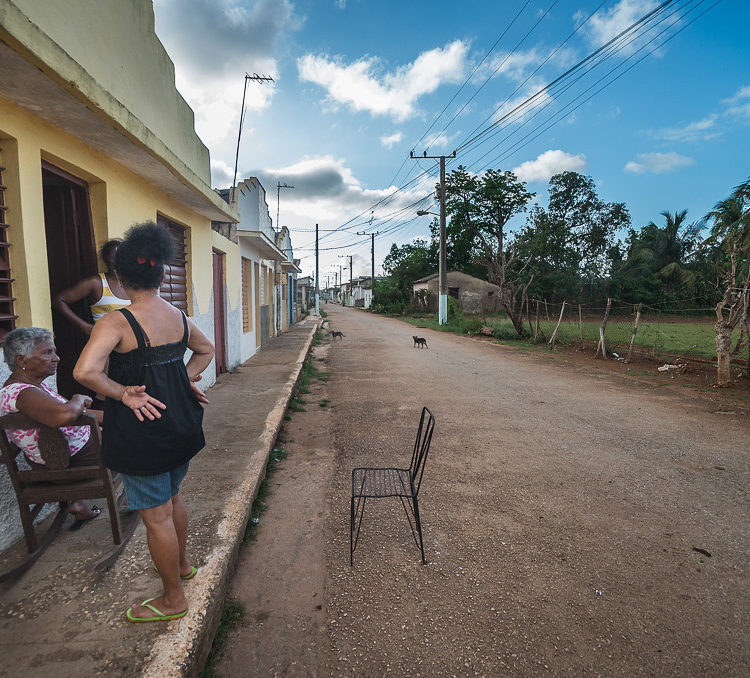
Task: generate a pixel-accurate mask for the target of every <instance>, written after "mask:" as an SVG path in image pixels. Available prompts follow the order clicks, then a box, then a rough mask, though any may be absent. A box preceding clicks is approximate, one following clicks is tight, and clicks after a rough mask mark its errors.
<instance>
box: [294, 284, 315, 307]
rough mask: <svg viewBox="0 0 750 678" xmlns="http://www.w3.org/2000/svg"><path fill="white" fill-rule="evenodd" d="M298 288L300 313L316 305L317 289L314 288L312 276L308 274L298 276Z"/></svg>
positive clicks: (297, 300)
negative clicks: (301, 276)
mask: <svg viewBox="0 0 750 678" xmlns="http://www.w3.org/2000/svg"><path fill="white" fill-rule="evenodd" d="M295 287H296V288H297V299H296V302H297V308H298V309H299V313H302V311H303V310H307V309H308V308H311V307H312V306H314V305H315V290H314V288H313V281H312V276H309V275H306V276H304V277H303V278H297V283H296V285H295Z"/></svg>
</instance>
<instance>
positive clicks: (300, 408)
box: [287, 396, 306, 412]
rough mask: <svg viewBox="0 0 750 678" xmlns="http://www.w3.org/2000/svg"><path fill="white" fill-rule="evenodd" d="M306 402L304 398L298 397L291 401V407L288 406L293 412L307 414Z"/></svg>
mask: <svg viewBox="0 0 750 678" xmlns="http://www.w3.org/2000/svg"><path fill="white" fill-rule="evenodd" d="M304 405H305V401H304V400H302V398H297V397H296V396H294V397H292V398H290V399H289V405H288V406H287V407H288V409H290V410H291V411H292V412H305V411H306V410H305V408H304Z"/></svg>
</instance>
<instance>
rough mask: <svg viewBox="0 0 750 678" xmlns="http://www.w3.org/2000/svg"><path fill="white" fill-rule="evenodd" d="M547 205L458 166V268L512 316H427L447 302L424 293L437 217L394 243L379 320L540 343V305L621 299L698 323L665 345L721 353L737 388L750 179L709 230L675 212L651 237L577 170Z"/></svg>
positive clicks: (451, 199)
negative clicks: (534, 320)
mask: <svg viewBox="0 0 750 678" xmlns="http://www.w3.org/2000/svg"><path fill="white" fill-rule="evenodd" d="M535 197H536V196H535V194H534V193H530V192H529V191H527V190H526V185H525V184H524V183H523V182H522V181H519V180H518V178H517V177H516V176H515V175H514V174H513V173H512V172H501V171H496V170H488V171H486V172H484V173H483V174H481V175H474V174H471V173H470V172H468V171H467V170H466V169H464V168H463V167H458V168H457V169H455V170H454V171H453V172H451V173H450V174H449V175H448V177H447V178H446V213H447V216H448V225H447V229H446V235H447V237H446V248H447V268H448V270H449V271H451V270H453V271H462V272H464V273H467V274H469V275H473V276H475V277H478V278H481V279H484V280H487V281H488V282H490V283H492V284H494V285H496V286H497V287H498V288H499V292H498V298H499V301H500V306H501V307H502V308H503V309H504V313H503V314H502V315H496V316H489V315H487V314H482V315H483V316H484V317H483V319H482V320H479V319H478V318H476V317H469V318H464V317H463V315H462V314H461V312H460V310H456V309H455V308H454V309H453V310H452V309H451V301H452V300H451V299H449V300H448V301H449V308H448V325H447V326H443V327H439V326H438V325H437V321H436V320H435V319H434V318H432V317H431V314H430V315H429V316H428V315H427V314H425V313H424V311H425V310H426V309H428V308H429V309H431V310H434V307H435V305H436V299H431V298H430V294H429V293H427V292H426V291H421V292H420V293H418V294H417V295H415V294H414V293H413V289H412V283H413V282H414V281H416V280H419V279H420V278H424V277H427V276H429V275H431V274H434V273H435V272H436V271H437V270H438V249H439V227H438V222H437V219H435V220H433V223H432V224H431V226H430V233H431V237H430V239H429V241H428V240H415V241H412V242H409V243H406V244H404V245H402V246H398V245H396V244H393V245H392V247H391V250H390V252H389V254H388V256H387V257H386V258H385V260H384V262H383V269H384V271H385V273H386V280H385V281H383V282H377V284H376V287H375V298H374V303H373V307H372V308H373V311H375V312H377V313H383V314H388V315H397V316H401V317H404V316H407V315H408V316H413V317H411V318H410V319H409V322H412V323H413V324H415V325H417V326H422V327H433V328H434V329H439V330H446V331H453V332H460V333H466V334H474V333H478V332H479V331H480V330H481V326H482V325H485V326H486V327H488V328H490V329H491V330H492V332H493V336H495V337H496V338H498V339H500V340H511V339H515V340H525V341H528V340H529V339H530V338H532V335H533V334H535V333H537V330H536V329H533V330H531V331H530V328H529V325H528V319H529V305H530V304H529V302H530V300H537V301H539V300H543V302H544V303H545V304H546V303H547V302H549V303H550V304H558V305H559V304H561V303H562V302H566V303H567V304H568V305H569V306H577V305H579V304H581V305H586V304H589V305H591V304H594V303H601V301H602V300H606V299H615V300H617V303H618V304H620V305H622V306H625V305H631V306H632V307H636V306H638V305H642V306H643V307H648V308H649V309H650V310H651V311H653V312H656V313H660V314H661V315H662V316H663V317H664V318H667V317H678V318H679V317H682V318H695V319H696V322H682V323H669V322H666V321H664V322H660V323H659V329H658V331H659V337H658V341H659V346H660V347H661V348H662V349H663V350H664V351H667V352H673V353H676V354H679V353H681V352H683V351H685V350H689V351H691V352H692V353H696V354H698V355H702V356H703V357H707V358H710V357H714V356H717V355H718V360H717V363H718V383H719V384H723V383H728V381H729V363H730V361H731V360H732V358H737V357H739V356H742V357H745V355H746V354H748V355H750V339H749V336H750V327H749V323H748V307H749V306H750V180H748V181H746V182H745V183H743V184H740V185H739V186H737V187H736V188H735V189H734V190H733V191H732V192H731V193H730V195H729V196H728V197H726V198H725V199H723V200H720V201H719V202H717V203H716V205H715V206H714V208H713V209H712V210H711V211H710V212H708V214H706V215H704V216H701V217H699V218H698V219H697V220H694V221H690V220H689V219H688V214H687V210H677V211H675V212H669V211H665V212H662V213H661V216H660V217H659V218H658V219H656V220H655V221H650V222H649V223H647V224H645V225H643V226H642V227H640V228H637V227H634V226H633V225H632V223H631V218H630V213H629V212H628V209H627V207H626V205H625V204H624V203H622V202H611V203H607V202H604V201H603V200H602V199H601V198H600V197H599V196H598V195H597V191H596V185H595V183H594V181H593V179H592V178H591V177H587V176H584V175H581V174H579V173H577V172H562V173H561V174H557V175H555V176H553V177H552V178H551V179H550V183H549V199H548V202H547V205H546V206H545V205H542V204H540V203H539V202H538V201H537V202H534V199H535ZM523 215H525V221H520V220H521V219H522V218H523ZM511 225H512V226H511ZM622 234H624V237H623V235H622ZM420 316H421V317H420ZM525 320H526V322H525ZM550 325H551V323H550V322H549V321H548V320H547V319H546V318H545V319H544V320H543V321H541V322H540V324H539V330H540V332H539V334H541V336H543V337H549V336H550V334H551V332H552V331H553V329H554V327H551V326H550ZM580 325H581V327H579V329H578V330H577V332H576V334H577V337H576V338H577V340H579V341H580V340H584V341H589V340H590V341H596V340H597V338H598V328H599V325H600V322H595V321H586V322H582V323H580ZM642 330H643V333H644V334H645V332H647V331H648V330H647V329H646V328H645V327H644V328H642ZM639 331H641V330H639ZM485 332H486V331H485ZM537 340H539V336H537ZM559 340H560V341H563V342H564V341H566V338H565V337H564V336H561V337H560V338H559ZM696 349H697V350H696Z"/></svg>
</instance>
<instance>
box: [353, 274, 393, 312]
mask: <svg viewBox="0 0 750 678" xmlns="http://www.w3.org/2000/svg"><path fill="white" fill-rule="evenodd" d="M378 280H381V281H382V280H385V278H384V277H382V276H377V275H376V276H375V282H378ZM345 298H346V305H347V306H357V307H359V308H370V306H371V305H372V277H371V276H369V275H367V276H359V277H357V278H354V280H352V281H351V282H350V283H346V285H345Z"/></svg>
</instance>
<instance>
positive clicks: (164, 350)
mask: <svg viewBox="0 0 750 678" xmlns="http://www.w3.org/2000/svg"><path fill="white" fill-rule="evenodd" d="M119 312H120V313H122V314H123V315H124V316H125V318H126V319H127V321H128V323H129V324H130V327H131V328H132V329H133V333H134V334H135V338H136V340H137V341H138V348H136V349H133V350H132V351H129V352H128V353H118V352H117V351H113V352H112V353H111V354H110V356H109V370H108V376H109V377H110V379H113V380H114V381H116V382H118V383H120V384H123V385H125V386H145V387H146V393H148V394H149V395H151V396H153V397H154V398H157V399H158V400H161V402H163V403H164V404H165V405H166V406H167V409H166V410H162V411H161V418H160V419H155V420H154V421H149V420H148V419H146V420H145V421H142V422H141V421H138V419H137V418H136V416H135V413H134V412H133V410H131V409H130V408H129V407H127V406H125V405H123V404H122V403H121V402H119V401H117V400H113V399H112V398H107V399H106V401H105V403H104V427H103V433H102V460H103V462H104V465H105V466H106V467H107V468H109V469H112V470H113V471H118V472H120V473H126V474H128V475H134V476H150V475H156V474H158V473H166V472H167V471H171V470H172V469H175V468H177V467H178V466H182V465H183V464H184V463H185V462H186V461H189V460H190V459H192V458H193V457H194V456H195V455H196V454H197V453H198V452H199V451H200V450H201V449H202V448H203V447H204V445H205V444H206V441H205V439H204V437H203V407H202V406H201V405H200V403H198V401H197V400H196V399H195V396H194V395H193V390H192V388H191V387H190V379H189V378H188V375H187V370H186V369H185V363H184V362H183V358H184V356H185V351H186V350H187V343H188V325H187V320H186V319H185V315H184V314H183V315H182V324H183V326H184V330H185V331H184V334H183V337H182V340H181V341H176V342H174V343H171V344H163V345H161V346H151V345H150V342H149V340H148V337H147V336H146V333H145V332H144V331H143V328H142V327H141V326H140V325H139V324H138V321H137V320H136V319H135V317H134V316H133V314H132V313H131V312H130V311H129V310H128V309H126V308H121V309H119Z"/></svg>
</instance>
